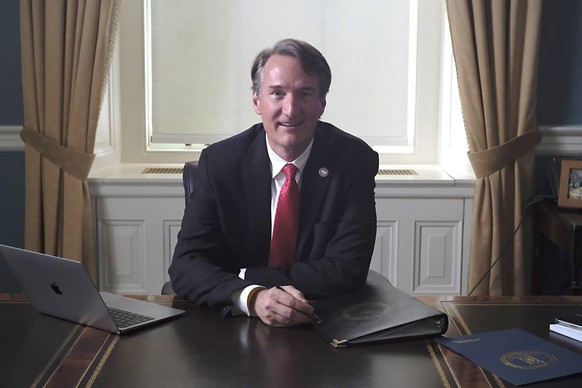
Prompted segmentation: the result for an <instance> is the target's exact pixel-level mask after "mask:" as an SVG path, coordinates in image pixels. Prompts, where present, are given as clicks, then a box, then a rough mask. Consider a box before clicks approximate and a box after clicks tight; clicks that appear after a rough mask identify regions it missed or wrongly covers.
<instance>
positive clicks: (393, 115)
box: [110, 0, 466, 164]
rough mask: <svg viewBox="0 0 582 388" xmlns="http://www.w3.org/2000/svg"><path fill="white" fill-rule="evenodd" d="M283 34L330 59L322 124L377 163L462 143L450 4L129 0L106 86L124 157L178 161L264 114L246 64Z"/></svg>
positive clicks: (435, 159) (412, 159) (433, 159)
mask: <svg viewBox="0 0 582 388" xmlns="http://www.w3.org/2000/svg"><path fill="white" fill-rule="evenodd" d="M287 37H295V38H298V39H303V40H306V41H308V42H310V43H312V44H313V45H314V46H316V47H317V48H318V49H320V50H321V51H322V53H323V54H324V56H325V57H326V58H327V60H328V62H329V63H330V66H331V69H332V85H331V90H330V93H329V94H328V97H327V108H326V111H325V113H324V115H323V117H322V120H324V121H329V122H331V123H333V124H335V125H337V126H338V127H340V128H342V129H344V130H346V131H348V132H351V133H353V134H355V135H356V136H359V137H361V138H363V139H364V140H366V141H367V142H368V143H369V144H370V145H372V146H373V147H374V148H375V149H377V150H378V152H379V153H380V154H381V158H380V162H381V163H382V164H439V163H440V162H441V161H442V159H443V158H442V157H441V155H443V154H446V155H447V156H450V155H451V152H450V150H451V149H454V150H455V153H456V154H460V155H463V154H464V152H465V151H466V149H465V146H464V144H465V136H464V129H463V128H462V122H461V120H460V113H459V110H458V103H456V100H457V99H458V97H457V89H456V87H455V83H454V82H455V80H456V78H455V76H454V67H453V62H452V55H451V50H450V42H448V40H449V38H448V26H447V24H446V13H445V6H444V1H435V0H390V1H386V0H362V1H358V2H354V1H352V0H279V1H272V0H218V1H217V0H194V1H193V0H173V1H171V2H170V1H163V0H143V1H139V0H131V1H127V2H124V3H123V4H122V10H121V15H120V25H119V34H118V39H119V40H118V45H117V50H116V58H115V59H114V66H113V72H112V76H111V85H110V90H111V92H112V93H113V94H115V98H114V100H115V101H117V102H116V103H114V104H112V108H111V109H110V111H111V112H112V115H113V116H115V117H117V119H116V120H114V121H115V122H117V123H119V132H120V133H121V135H120V137H121V139H120V143H121V150H120V153H121V156H120V159H121V161H124V162H146V163H147V162H168V163H182V162H183V161H186V160H192V159H195V158H196V157H197V155H196V154H197V153H198V152H199V151H200V149H201V148H202V147H203V146H204V144H208V143H212V142H214V141H217V140H219V139H221V138H225V137H227V136H230V135H231V134H234V133H237V132H240V131H242V130H244V129H246V128H248V127H249V126H250V125H252V124H254V123H256V122H258V121H259V119H260V117H259V116H257V115H256V113H255V112H254V111H253V109H252V105H251V90H250V85H251V81H250V67H251V63H252V61H253V59H254V56H255V55H256V54H257V53H258V52H259V51H260V50H261V49H263V48H265V47H268V46H271V45H272V44H273V43H275V41H277V40H279V39H282V38H287ZM451 128H452V129H451ZM459 139H460V140H459Z"/></svg>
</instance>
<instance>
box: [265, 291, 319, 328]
mask: <svg viewBox="0 0 582 388" xmlns="http://www.w3.org/2000/svg"><path fill="white" fill-rule="evenodd" d="M275 288H276V289H277V290H281V291H283V292H284V293H286V294H289V292H287V291H286V290H285V289H284V288H283V287H281V286H276V287H275ZM302 314H306V315H309V317H310V318H311V320H312V321H313V323H315V324H316V325H319V324H320V323H321V318H319V317H318V316H317V314H315V313H309V314H307V313H302Z"/></svg>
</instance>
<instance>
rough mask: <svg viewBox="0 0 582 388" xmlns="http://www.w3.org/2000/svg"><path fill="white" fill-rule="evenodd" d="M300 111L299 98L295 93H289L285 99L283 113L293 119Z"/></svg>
mask: <svg viewBox="0 0 582 388" xmlns="http://www.w3.org/2000/svg"><path fill="white" fill-rule="evenodd" d="M297 109H298V101H297V97H296V96H295V94H294V93H289V94H287V96H286V97H285V101H284V103H283V113H284V114H285V115H286V116H287V117H293V116H294V115H295V113H296V112H297Z"/></svg>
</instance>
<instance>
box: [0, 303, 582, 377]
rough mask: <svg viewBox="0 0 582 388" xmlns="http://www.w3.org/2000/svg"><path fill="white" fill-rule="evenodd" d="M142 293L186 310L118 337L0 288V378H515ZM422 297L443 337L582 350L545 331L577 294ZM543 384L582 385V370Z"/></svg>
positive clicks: (447, 357)
mask: <svg viewBox="0 0 582 388" xmlns="http://www.w3.org/2000/svg"><path fill="white" fill-rule="evenodd" d="M141 298H142V299H146V300H148V301H151V302H157V303H162V304H167V305H173V306H175V307H178V308H182V309H185V310H187V314H186V315H185V316H183V317H180V318H178V319H175V320H173V321H169V322H166V323H163V324H161V325H158V326H153V327H150V328H146V329H144V330H141V331H137V332H135V333H133V334H129V335H123V336H117V335H112V334H109V333H106V332H103V331H100V330H96V329H92V328H88V327H83V326H80V325H75V324H72V323H69V322H66V321H62V320H59V319H55V318H51V317H48V316H44V315H41V314H39V313H37V312H36V311H35V310H34V309H33V308H32V306H31V305H30V304H29V303H28V301H27V299H26V298H25V297H24V296H22V295H1V294H0V333H1V334H0V336H1V341H0V343H1V344H2V346H0V386H5V387H8V386H9V387H20V386H44V385H45V384H46V385H47V386H75V385H79V386H99V387H101V386H116V387H124V386H139V387H148V386H173V387H181V386H189V387H192V386H195V387H199V386H201V387H205V386H212V387H216V386H228V387H236V386H252V387H275V386H276V387H311V386H313V387H388V386H390V387H401V386H406V387H434V386H450V387H456V386H462V387H465V386H470V387H480V386H485V387H499V386H511V385H510V384H508V383H506V382H504V381H502V380H499V379H498V378H497V377H496V376H494V375H491V374H490V373H488V372H486V371H483V370H482V369H481V368H479V367H478V366H476V365H475V364H473V363H471V362H469V361H467V360H465V359H464V358H463V357H461V356H459V355H457V354H456V353H454V352H452V351H450V350H448V349H446V348H443V347H441V346H439V345H437V344H436V343H435V342H434V341H430V340H420V341H409V342H401V343H392V344H381V345H368V346H361V347H354V348H343V349H335V348H333V347H331V346H330V345H329V344H327V343H326V342H325V341H323V340H322V339H321V338H320V337H318V336H317V335H316V334H315V333H314V332H313V331H311V329H310V328H309V327H296V328H287V329H280V328H279V329H277V328H270V327H267V326H265V325H264V324H262V323H261V322H260V321H259V320H258V319H249V318H245V317H239V318H228V319H223V318H221V317H220V315H219V314H218V313H216V312H214V311H211V310H209V309H206V308H201V307H198V306H195V305H194V304H192V303H188V302H185V301H181V300H179V299H176V298H174V297H171V296H150V297H141ZM419 299H421V300H423V301H424V302H425V303H428V304H431V305H433V306H435V307H437V308H439V309H441V310H444V311H446V312H447V313H448V314H449V317H450V323H451V324H450V327H449V331H448V332H447V334H446V336H456V335H459V334H470V333H477V332H482V331H490V330H498V329H505V328H511V327H520V328H522V329H525V330H527V331H529V332H531V333H533V334H535V335H538V336H540V337H542V338H546V339H549V340H550V341H552V342H554V343H557V344H559V345H562V346H564V347H566V348H568V349H570V350H573V351H575V352H577V353H581V354H582V344H580V343H578V342H576V341H573V340H570V339H567V338H565V337H562V336H559V335H556V334H553V333H549V331H548V325H549V323H551V322H552V321H553V319H554V317H555V316H556V314H559V313H565V312H573V311H578V312H579V311H580V308H581V307H582V297H580V296H563V297H543V296H542V297H539V296H538V297H528V298H518V297H447V298H439V297H419ZM539 386H552V387H559V386H582V376H580V375H578V376H572V377H569V378H567V379H565V380H559V381H552V382H551V384H550V383H546V384H545V385H544V384H540V385H539Z"/></svg>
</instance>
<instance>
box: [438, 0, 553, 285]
mask: <svg viewBox="0 0 582 388" xmlns="http://www.w3.org/2000/svg"><path fill="white" fill-rule="evenodd" d="M541 10H542V0H447V11H448V17H449V24H450V29H451V36H452V43H453V52H454V57H455V63H456V67H457V75H458V79H459V91H460V96H461V106H462V111H463V116H464V120H465V129H466V133H467V138H468V143H469V150H470V151H469V160H470V162H471V165H472V167H473V169H474V171H475V175H476V178H477V181H476V186H475V197H474V208H473V233H472V237H471V254H470V264H469V283H468V290H469V291H471V290H473V289H474V294H476V295H525V294H529V293H531V286H532V284H531V271H532V263H531V262H532V254H533V241H532V231H531V222H525V223H524V224H523V226H522V227H521V228H519V229H518V232H517V233H516V234H515V236H514V231H515V229H517V228H518V225H519V223H520V221H521V220H522V218H523V217H524V206H525V204H527V203H528V201H529V200H530V199H531V198H532V196H533V190H534V183H533V168H534V157H535V146H536V145H537V143H538V142H539V140H540V134H539V131H538V128H537V118H536V88H537V71H538V70H537V69H538V48H539V34H540V22H541ZM498 258H499V260H497V259H498Z"/></svg>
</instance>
